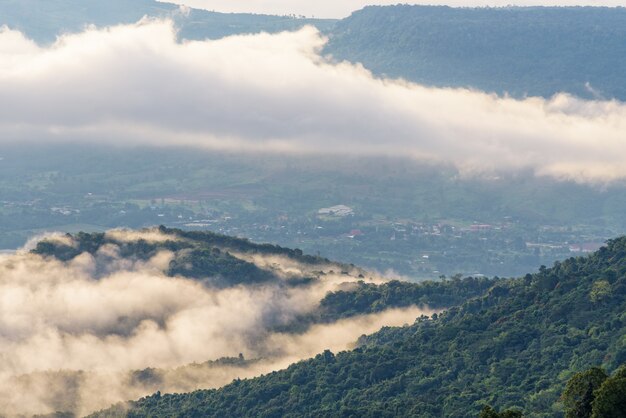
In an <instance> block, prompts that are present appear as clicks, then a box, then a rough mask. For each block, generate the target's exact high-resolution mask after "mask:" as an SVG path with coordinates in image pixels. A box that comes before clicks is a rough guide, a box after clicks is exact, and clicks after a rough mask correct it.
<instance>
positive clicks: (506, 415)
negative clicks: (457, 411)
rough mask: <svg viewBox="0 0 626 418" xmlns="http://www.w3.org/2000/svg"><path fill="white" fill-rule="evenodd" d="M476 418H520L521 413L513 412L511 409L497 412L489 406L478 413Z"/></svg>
mask: <svg viewBox="0 0 626 418" xmlns="http://www.w3.org/2000/svg"><path fill="white" fill-rule="evenodd" d="M478 418H522V413H521V412H520V411H513V410H512V409H507V410H506V411H502V412H497V411H496V410H495V409H493V408H492V407H491V406H489V405H487V406H485V407H484V408H483V410H482V411H480V415H479V416H478Z"/></svg>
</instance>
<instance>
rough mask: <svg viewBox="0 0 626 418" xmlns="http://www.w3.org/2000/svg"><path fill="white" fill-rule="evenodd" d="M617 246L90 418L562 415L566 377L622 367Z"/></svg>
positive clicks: (625, 302) (625, 273) (621, 252)
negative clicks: (201, 387) (365, 332)
mask: <svg viewBox="0 0 626 418" xmlns="http://www.w3.org/2000/svg"><path fill="white" fill-rule="evenodd" d="M624 312H626V237H624V238H620V239H616V240H612V241H609V242H608V245H607V246H606V247H603V248H602V249H601V250H600V251H598V252H597V253H595V254H593V255H591V256H589V257H585V258H571V259H568V260H565V261H563V262H560V263H556V264H555V265H554V266H553V267H552V268H545V267H543V266H542V267H541V269H540V270H539V272H538V273H536V274H532V275H531V274H528V275H526V276H525V277H522V278H519V279H515V280H509V281H499V282H497V283H496V284H495V285H494V286H493V287H491V288H490V289H489V290H488V291H487V292H486V293H485V294H484V295H483V296H481V297H478V298H474V299H471V300H469V301H467V302H466V303H464V304H463V305H462V306H460V307H458V308H452V309H450V310H448V311H447V312H446V313H445V314H442V315H440V316H439V317H437V318H435V319H433V320H429V319H426V318H418V320H417V321H416V322H415V324H413V325H411V326H406V327H402V328H386V329H383V330H381V331H380V332H378V333H376V334H374V335H372V336H369V337H362V338H361V340H360V345H359V347H358V348H357V349H355V350H354V351H350V352H342V353H338V354H333V353H331V352H329V351H327V352H324V353H322V354H319V355H318V356H317V357H315V358H314V359H311V360H308V361H304V362H301V363H298V364H295V365H292V366H291V367H289V368H288V369H287V370H283V371H280V372H274V373H271V374H269V375H265V376H263V377H260V378H256V379H251V380H243V381H239V380H237V381H234V382H233V383H232V384H230V385H228V386H226V387H224V388H222V389H219V390H208V391H198V392H193V393H189V394H178V395H162V394H160V393H157V394H156V395H153V396H151V397H148V398H144V399H141V400H139V401H136V402H133V403H131V404H130V410H128V411H127V412H126V410H125V409H123V408H125V406H123V407H122V406H119V407H115V408H113V409H111V410H108V411H105V412H101V413H99V414H96V415H94V416H100V417H111V416H129V417H147V416H151V417H165V416H168V417H170V416H186V417H191V416H194V417H195V416H198V417H199V416H215V417H223V416H263V417H285V416H291V417H296V416H298V417H300V416H316V417H319V416H345V417H357V416H358V417H364V416H371V417H374V416H376V417H387V416H388V417H393V416H420V417H440V416H450V417H452V416H453V417H476V416H477V415H478V414H479V412H480V411H481V410H482V409H483V407H484V406H485V405H487V404H490V405H492V406H494V407H495V408H497V409H504V408H513V409H516V410H521V411H523V412H524V413H525V416H529V417H560V416H563V405H562V404H561V403H560V401H559V397H560V394H561V393H562V391H563V389H564V386H565V383H566V382H567V380H568V379H569V378H570V377H571V376H573V375H574V374H575V373H576V372H579V371H583V370H585V369H588V368H589V367H593V366H602V367H604V368H605V369H606V370H608V371H609V372H610V371H612V370H615V369H616V368H617V367H618V366H619V365H620V364H621V363H624V362H626V314H624Z"/></svg>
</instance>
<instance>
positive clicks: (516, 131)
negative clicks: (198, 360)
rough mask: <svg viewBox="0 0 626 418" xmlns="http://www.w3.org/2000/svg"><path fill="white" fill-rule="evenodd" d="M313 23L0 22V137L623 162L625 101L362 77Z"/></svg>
mask: <svg viewBox="0 0 626 418" xmlns="http://www.w3.org/2000/svg"><path fill="white" fill-rule="evenodd" d="M324 43H325V39H324V38H323V37H322V36H321V35H320V34H319V33H318V32H317V31H316V30H315V29H314V28H311V27H306V28H304V29H302V30H300V31H297V32H291V33H287V32H286V33H280V34H276V35H270V34H258V35H247V36H234V37H229V38H224V39H221V40H217V41H194V42H182V43H179V42H177V40H176V31H175V28H174V27H173V24H172V23H171V22H169V21H159V20H144V21H142V22H139V23H137V24H134V25H125V26H117V27H112V28H107V29H95V28H92V29H89V30H87V31H85V32H84V33H81V34H75V35H67V36H64V37H62V38H60V39H59V40H58V42H56V43H55V44H53V45H52V46H50V47H40V46H37V45H35V44H34V43H32V42H31V41H29V40H27V39H25V38H24V37H22V36H21V35H20V34H19V33H16V32H13V31H10V30H6V29H5V30H3V31H2V32H1V33H0V100H2V102H3V103H6V104H7V105H6V106H3V107H2V109H1V110H0V138H1V139H0V141H7V142H8V141H18V142H19V141H22V142H24V141H46V142H53V141H78V142H92V143H94V142H95V143H100V144H146V145H170V146H172V145H176V146H177V145H181V146H182V145H184V146H193V147H201V148H207V149H219V150H232V151H239V152H258V151H264V152H280V153H284V154H288V153H297V154H334V155H373V156H379V155H384V156H403V157H411V158H415V159H425V160H429V161H434V162H441V163H446V164H454V165H455V166H457V167H458V168H459V169H460V170H462V171H464V172H467V173H476V172H478V173H483V172H493V171H502V170H503V171H512V170H530V171H532V172H534V173H535V174H537V175H548V176H553V177H555V178H565V179H574V180H577V181H592V182H605V181H610V180H615V179H622V178H624V177H625V176H626V165H624V164H623V161H624V159H625V158H626V140H625V139H624V135H623V132H625V131H626V105H625V104H623V103H620V102H615V101H584V100H582V99H578V98H574V97H571V96H568V95H565V94H560V95H557V96H555V97H553V98H550V99H543V98H528V99H525V100H517V99H513V98H508V97H498V96H495V95H491V94H486V93H483V92H479V91H471V90H465V89H438V88H429V87H424V86H421V85H417V84H412V83H408V82H405V81H402V80H388V79H379V78H376V77H374V76H373V75H372V74H371V73H370V72H369V71H367V70H366V69H364V68H363V67H362V66H360V65H358V64H351V63H345V62H343V63H334V62H333V61H332V60H331V59H329V58H328V57H323V56H321V55H320V51H321V50H322V48H323V46H324Z"/></svg>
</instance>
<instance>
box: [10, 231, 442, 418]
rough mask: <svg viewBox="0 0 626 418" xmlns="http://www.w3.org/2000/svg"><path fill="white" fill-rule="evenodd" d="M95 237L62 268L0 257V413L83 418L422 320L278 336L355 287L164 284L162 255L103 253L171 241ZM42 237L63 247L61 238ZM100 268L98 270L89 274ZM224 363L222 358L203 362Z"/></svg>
mask: <svg viewBox="0 0 626 418" xmlns="http://www.w3.org/2000/svg"><path fill="white" fill-rule="evenodd" d="M106 236H107V239H109V240H111V242H109V243H107V244H105V245H103V246H101V247H100V248H99V249H98V251H97V252H95V253H94V254H89V253H82V254H80V255H78V256H76V257H74V258H72V259H71V260H69V261H67V262H63V261H60V260H58V259H55V258H49V257H42V256H40V255H38V254H34V253H32V252H28V251H26V250H22V251H18V252H17V253H15V254H4V255H0V347H1V351H2V356H0V410H2V411H3V413H5V414H8V415H18V414H26V415H32V414H43V413H51V412H54V411H71V412H74V413H76V414H86V413H89V412H92V411H94V410H97V409H100V408H104V407H107V406H109V405H110V404H112V403H116V402H120V401H125V400H129V399H134V398H138V397H141V396H145V395H148V394H151V393H154V392H155V391H156V390H160V391H162V392H171V391H189V390H193V389H199V388H210V387H217V386H221V385H224V384H226V383H229V382H230V381H231V380H232V379H234V378H238V377H239V378H245V377H252V376H256V375H259V374H261V373H267V372H270V371H272V370H276V369H279V368H284V367H286V366H288V365H289V364H291V363H293V362H295V361H299V360H301V359H305V358H308V357H311V356H314V355H315V354H317V353H319V352H321V351H323V350H325V349H330V350H333V351H340V350H345V349H348V348H350V347H351V346H352V344H354V342H355V341H356V340H357V338H358V337H359V336H360V335H362V334H366V333H372V332H375V331H376V330H378V329H380V328H381V327H382V326H385V325H402V324H404V323H412V322H413V321H414V319H415V318H416V317H418V316H420V315H422V314H427V315H430V314H431V313H432V311H431V310H429V309H419V308H416V307H414V308H409V309H394V310H388V311H384V312H382V313H380V314H374V315H364V316H358V317H352V318H348V319H343V320H340V321H337V322H334V323H329V324H314V325H311V326H309V327H308V328H307V329H306V330H305V331H304V332H301V333H287V332H285V331H279V329H280V328H281V327H284V326H286V325H289V324H290V323H291V322H292V321H294V320H295V319H296V318H298V317H299V316H302V315H306V314H307V313H311V312H313V311H314V310H315V309H316V308H317V307H318V304H319V302H320V300H321V299H322V298H323V297H324V295H325V294H326V293H327V292H328V291H332V290H336V289H339V288H342V289H345V288H346V285H345V283H346V282H355V281H357V280H360V279H359V278H358V277H355V276H352V275H349V274H339V273H336V274H333V273H330V272H328V273H327V274H323V275H321V276H320V279H319V280H316V281H314V282H312V283H310V284H308V285H303V286H285V285H282V284H281V283H269V284H261V285H260V284H255V285H238V286H234V287H227V288H219V289H218V288H212V287H209V286H207V285H206V283H203V282H200V281H197V280H193V279H189V278H182V277H169V276H168V275H167V274H166V273H165V272H166V269H167V266H168V264H169V262H170V261H171V260H172V259H173V257H175V254H174V252H171V251H159V252H158V253H157V254H156V255H154V256H152V257H151V258H149V259H147V260H131V259H125V258H123V257H121V256H120V255H119V246H118V245H117V244H115V242H118V243H119V245H122V244H123V243H125V242H130V241H132V240H140V239H141V240H144V241H145V242H149V241H153V242H163V241H164V240H166V239H167V240H171V239H172V237H171V236H168V237H164V236H162V235H160V234H159V233H158V231H156V230H152V231H144V232H129V231H119V230H118V231H111V232H109V233H107V234H106ZM43 239H45V240H49V241H51V242H57V243H60V244H62V245H66V246H72V245H75V243H73V241H72V238H71V237H69V236H64V235H55V236H52V237H46V238H43ZM31 247H32V243H31ZM240 256H241V257H245V256H244V255H240ZM252 260H253V261H254V262H255V264H257V265H258V266H259V267H261V268H271V269H272V270H273V271H279V272H281V274H282V275H283V276H284V277H285V278H289V277H291V276H293V275H301V274H306V273H309V272H310V270H311V267H310V266H306V265H298V263H297V262H295V261H293V260H289V259H286V258H284V257H266V258H262V257H260V256H256V257H252ZM105 262H106V264H107V265H108V268H107V270H106V271H104V272H103V270H102V269H101V268H99V267H98V266H99V265H102V264H103V263H105ZM318 268H319V267H318ZM323 268H324V267H323ZM96 273H97V274H96ZM372 280H374V281H383V279H380V278H375V279H372ZM225 357H228V358H232V359H234V360H232V361H227V360H222V361H217V362H209V363H207V362H208V361H212V360H218V359H222V358H225Z"/></svg>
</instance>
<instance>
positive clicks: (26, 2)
mask: <svg viewBox="0 0 626 418" xmlns="http://www.w3.org/2000/svg"><path fill="white" fill-rule="evenodd" d="M143 16H151V17H169V18H172V19H173V20H174V21H175V22H176V25H177V27H178V28H179V30H180V37H181V38H184V39H205V38H210V39H216V38H221V37H224V36H228V35H235V34H245V33H258V32H261V31H264V32H270V33H274V32H279V31H284V30H296V29H299V28H301V27H302V26H304V25H313V26H315V27H317V28H318V29H319V30H320V31H322V32H323V33H324V34H325V35H327V36H328V37H329V43H328V45H327V47H326V48H325V51H324V52H325V53H326V54H331V55H332V56H333V57H334V58H335V59H336V60H347V61H351V62H359V63H362V64H363V65H364V66H365V67H366V68H368V69H370V70H371V71H373V72H374V73H375V74H377V75H379V76H388V77H394V78H395V77H401V78H405V79H407V80H410V81H414V82H416V83H420V84H425V85H430V86H439V87H464V88H472V89H479V90H485V91H488V92H495V93H498V94H510V95H512V96H515V97H524V96H544V97H549V96H552V95H554V94H556V93H559V92H568V93H571V94H574V95H578V96H581V97H585V98H606V99H611V98H616V99H619V100H626V87H624V86H626V83H625V82H624V75H623V72H622V71H621V69H622V68H624V66H625V65H626V45H625V44H624V42H622V39H623V38H624V36H626V8H621V7H618V8H607V7H501V8H451V7H445V6H409V5H396V6H368V7H365V8H364V9H362V10H358V11H355V12H354V13H352V15H351V16H349V17H348V18H345V19H343V20H339V21H337V20H332V19H304V18H296V17H294V16H269V15H256V14H237V13H216V12H209V11H206V10H198V9H187V10H186V11H184V12H183V11H181V9H180V8H179V6H177V5H173V4H169V3H161V2H157V1H154V0H133V1H128V0H111V1H107V2H102V1H98V0H81V1H79V0H5V1H3V2H2V3H1V4H0V25H2V24H5V25H8V26H9V27H11V28H14V29H19V30H21V31H23V32H24V33H26V35H27V36H29V37H31V38H33V39H35V40H37V41H38V42H43V43H50V42H52V41H54V39H55V38H56V36H57V35H58V34H60V33H64V32H76V31H80V30H81V29H83V28H84V27H85V26H86V25H88V24H95V25H97V26H106V25H113V24H121V23H132V22H136V21H137V20H139V19H141V18H142V17H143Z"/></svg>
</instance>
